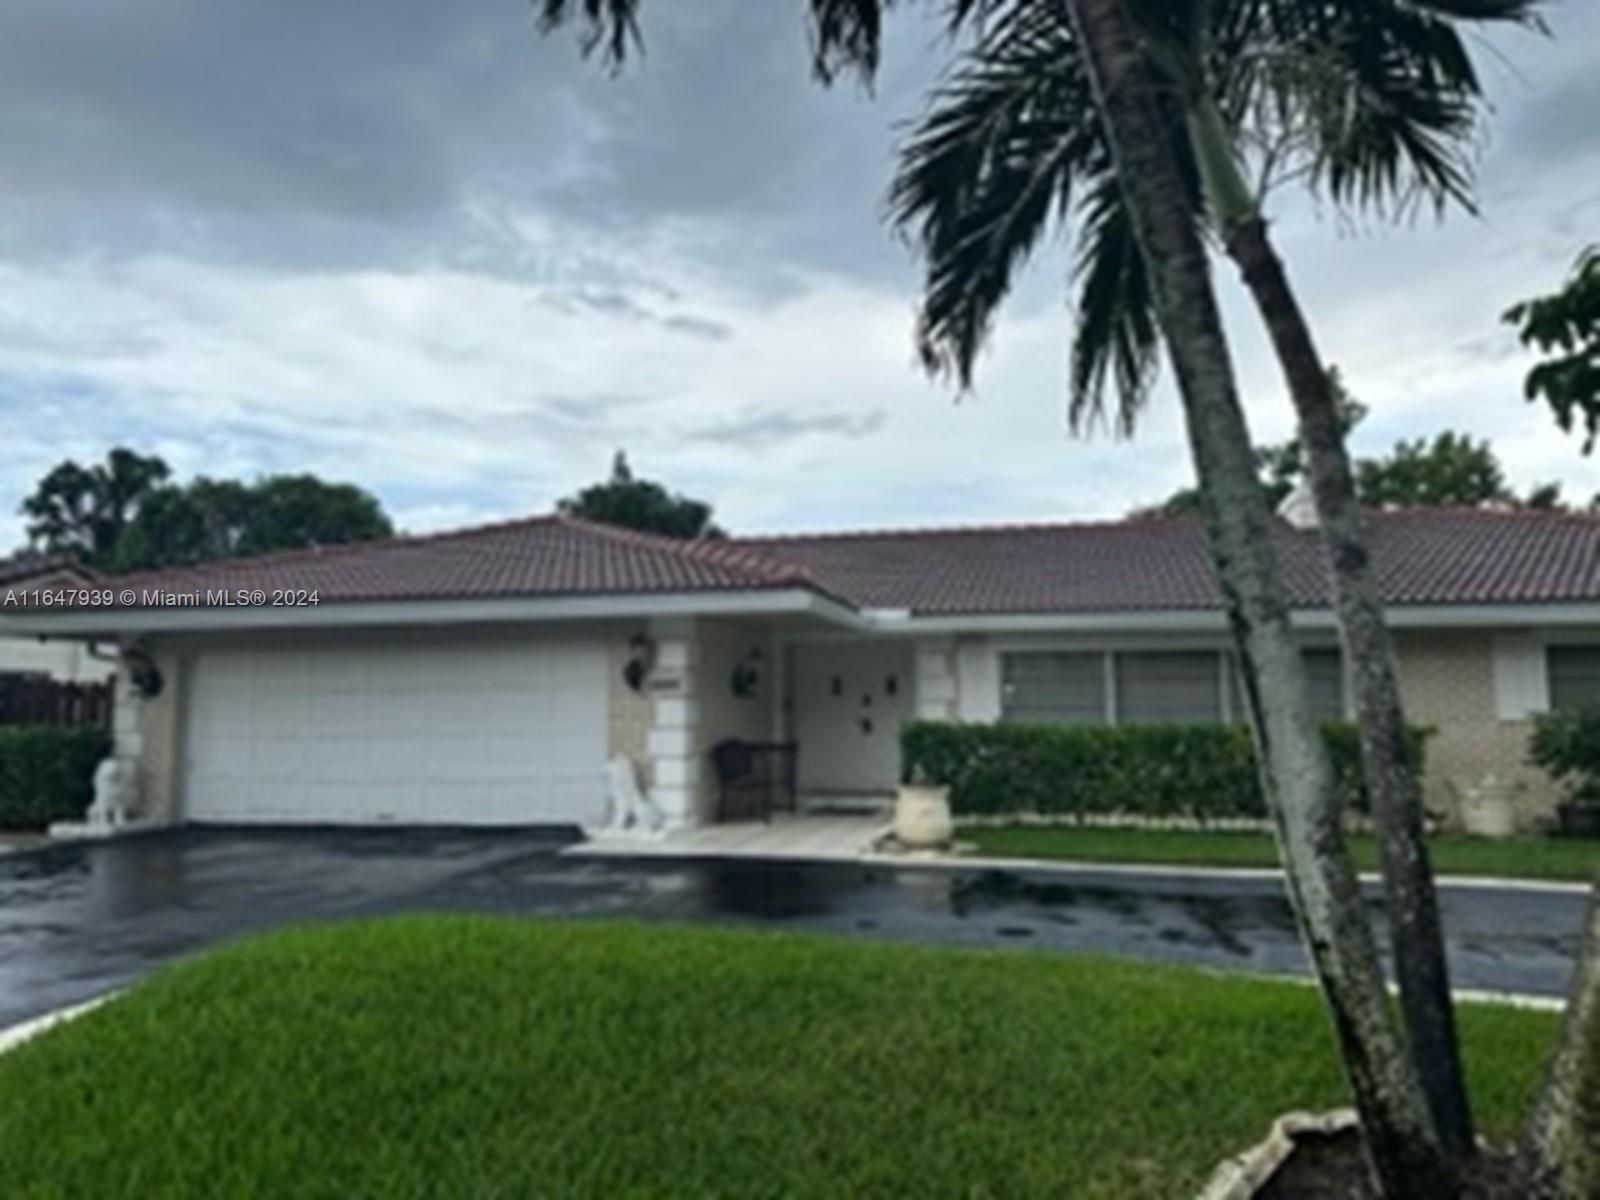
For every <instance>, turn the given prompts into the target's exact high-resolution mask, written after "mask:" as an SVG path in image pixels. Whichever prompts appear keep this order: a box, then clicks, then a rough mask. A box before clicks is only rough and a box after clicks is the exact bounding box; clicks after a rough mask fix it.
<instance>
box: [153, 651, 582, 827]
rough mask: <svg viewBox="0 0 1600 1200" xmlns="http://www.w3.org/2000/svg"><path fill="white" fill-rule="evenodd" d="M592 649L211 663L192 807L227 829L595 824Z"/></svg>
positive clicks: (221, 658)
mask: <svg viewBox="0 0 1600 1200" xmlns="http://www.w3.org/2000/svg"><path fill="white" fill-rule="evenodd" d="M604 671H605V655H604V652H603V648H602V647H601V646H599V645H598V644H596V643H593V642H582V641H580V642H573V643H565V642H553V641H535V640H522V641H511V640H507V641H504V642H492V643H476V644H470V645H458V646H451V645H448V644H444V645H420V646H419V645H416V644H415V643H396V644H394V645H368V646H360V647H335V648H329V649H325V650H317V649H311V650H304V649H298V648H292V649H286V650H277V651H256V650H225V651H208V652H204V653H202V654H201V655H200V656H198V658H197V659H196V661H195V664H194V668H193V671H192V674H191V684H190V703H189V717H188V728H187V733H186V738H187V769H186V775H185V806H186V810H187V813H188V815H189V816H190V817H191V819H195V820H210V821H225V822H274V821H277V822H318V823H320V822H335V823H367V822H404V823H451V824H454V823H471V824H482V823H496V824H531V823H542V822H552V823H553V822H561V823H566V822H574V821H576V822H584V821H590V820H594V819H596V818H597V817H598V816H599V815H600V813H601V811H602V810H603V807H604V799H603V797H604V784H603V764H604V759H605V674H604Z"/></svg>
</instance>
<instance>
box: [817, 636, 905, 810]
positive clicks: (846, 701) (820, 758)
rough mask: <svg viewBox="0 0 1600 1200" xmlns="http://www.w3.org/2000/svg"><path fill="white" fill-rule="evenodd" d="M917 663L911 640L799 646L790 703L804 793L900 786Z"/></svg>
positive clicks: (866, 790)
mask: <svg viewBox="0 0 1600 1200" xmlns="http://www.w3.org/2000/svg"><path fill="white" fill-rule="evenodd" d="M913 661H914V660H913V657H912V646H911V643H910V642H902V641H891V640H887V639H885V640H882V641H842V642H809V643H802V644H800V645H797V646H796V647H795V651H794V679H793V687H792V691H791V693H790V699H791V703H792V705H793V709H792V711H793V715H794V735H795V738H796V739H797V740H798V741H799V743H800V752H799V765H800V788H801V790H802V791H805V792H811V793H824V794H827V793H832V794H835V795H838V794H857V795H859V794H862V793H873V792H889V791H892V790H893V789H894V787H895V785H896V784H897V783H899V782H900V726H901V725H902V724H904V723H905V722H906V721H908V720H910V719H911V716H912V714H913V712H914V711H915V709H914V697H913V696H912V694H911V688H912V678H911V674H912V665H913Z"/></svg>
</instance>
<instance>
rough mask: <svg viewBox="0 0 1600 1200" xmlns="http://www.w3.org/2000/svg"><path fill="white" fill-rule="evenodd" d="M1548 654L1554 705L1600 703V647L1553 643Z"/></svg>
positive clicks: (1557, 707)
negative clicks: (1555, 644)
mask: <svg viewBox="0 0 1600 1200" xmlns="http://www.w3.org/2000/svg"><path fill="white" fill-rule="evenodd" d="M1545 655H1546V658H1545V668H1546V671H1547V673H1548V677H1549V680H1550V707H1551V708H1554V709H1557V710H1560V709H1573V708H1585V707H1588V706H1591V705H1596V704H1600V646H1550V647H1548V648H1547V649H1546V650H1545Z"/></svg>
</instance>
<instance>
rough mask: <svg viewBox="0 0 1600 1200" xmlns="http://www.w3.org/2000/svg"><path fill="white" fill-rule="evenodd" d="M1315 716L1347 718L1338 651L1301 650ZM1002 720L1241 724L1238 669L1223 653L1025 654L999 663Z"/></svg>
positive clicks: (1017, 653)
mask: <svg viewBox="0 0 1600 1200" xmlns="http://www.w3.org/2000/svg"><path fill="white" fill-rule="evenodd" d="M1305 664H1306V674H1307V678H1308V682H1309V684H1310V688H1311V703H1312V708H1313V711H1314V712H1315V714H1316V716H1317V718H1318V719H1319V720H1324V721H1332V720H1339V719H1341V718H1342V717H1343V716H1344V711H1345V710H1344V703H1345V701H1344V664H1343V662H1342V660H1341V657H1340V654H1339V651H1338V650H1335V649H1311V650H1307V651H1305ZM1000 717H1001V720H1005V721H1053V722H1060V723H1062V724H1074V725H1081V724H1100V723H1111V722H1121V723H1128V724H1134V723H1138V724H1197V723H1205V722H1211V721H1242V720H1244V718H1245V711H1244V702H1243V698H1242V692H1241V689H1240V687H1239V677H1238V669H1237V665H1236V663H1235V661H1234V657H1233V655H1232V654H1231V653H1229V652H1228V651H1225V650H1093V651H1081V650H1080V651H1055V650H1025V651H1013V652H1008V653H1004V654H1002V655H1001V656H1000Z"/></svg>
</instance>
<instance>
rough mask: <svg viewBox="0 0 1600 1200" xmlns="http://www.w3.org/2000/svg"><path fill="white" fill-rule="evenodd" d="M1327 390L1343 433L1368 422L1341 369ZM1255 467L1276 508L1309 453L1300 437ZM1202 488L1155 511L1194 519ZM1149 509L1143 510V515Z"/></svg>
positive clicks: (1262, 452) (1265, 451)
mask: <svg viewBox="0 0 1600 1200" xmlns="http://www.w3.org/2000/svg"><path fill="white" fill-rule="evenodd" d="M1328 387H1329V389H1330V390H1331V391H1332V392H1333V395H1334V403H1335V404H1336V405H1337V406H1338V409H1339V420H1340V426H1341V429H1342V432H1343V433H1344V434H1348V433H1349V432H1350V431H1351V430H1352V429H1354V428H1355V427H1356V426H1357V425H1359V424H1361V422H1362V421H1363V420H1365V419H1366V415H1367V406H1366V405H1364V404H1362V403H1361V401H1359V400H1357V399H1355V398H1354V397H1353V396H1351V395H1350V393H1349V391H1348V390H1347V389H1346V388H1345V386H1344V381H1343V379H1341V378H1340V376H1339V368H1338V367H1329V368H1328ZM1256 468H1257V471H1258V472H1259V477H1260V481H1261V495H1262V498H1263V499H1265V500H1266V502H1267V507H1269V508H1272V509H1274V510H1275V509H1277V507H1278V505H1280V504H1282V503H1283V502H1284V500H1285V499H1287V498H1288V495H1289V493H1290V492H1292V491H1294V489H1295V487H1296V485H1297V484H1299V482H1300V480H1301V478H1302V477H1303V476H1304V475H1305V471H1306V451H1305V447H1304V446H1303V445H1301V443H1300V439H1299V438H1297V437H1296V438H1290V439H1289V440H1288V441H1286V442H1278V443H1275V444H1274V445H1270V446H1262V447H1259V448H1258V449H1257V450H1256ZM1202 507H1203V506H1202V503H1201V497H1200V489H1199V488H1193V487H1187V488H1180V489H1179V490H1178V491H1176V492H1173V493H1172V495H1170V496H1168V497H1167V498H1166V499H1165V500H1163V501H1162V502H1161V504H1160V505H1158V506H1157V507H1156V509H1155V510H1154V511H1156V512H1160V513H1162V514H1164V515H1166V516H1193V515H1198V514H1199V513H1200V512H1201V511H1202ZM1145 511H1149V510H1141V514H1140V515H1142V513H1143V512H1145Z"/></svg>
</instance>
